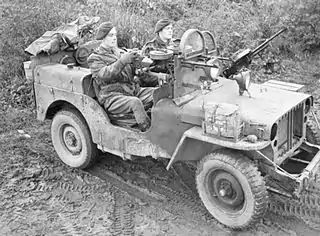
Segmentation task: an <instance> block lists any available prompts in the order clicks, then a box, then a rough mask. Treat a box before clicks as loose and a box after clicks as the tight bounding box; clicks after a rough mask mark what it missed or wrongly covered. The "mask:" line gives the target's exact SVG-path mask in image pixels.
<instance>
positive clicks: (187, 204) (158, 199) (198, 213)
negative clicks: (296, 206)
mask: <svg viewBox="0 0 320 236" xmlns="http://www.w3.org/2000/svg"><path fill="white" fill-rule="evenodd" d="M115 172H116V171H115ZM90 173H91V174H92V175H94V176H97V177H99V178H101V179H102V180H104V181H107V182H111V183H112V184H113V185H114V186H115V187H116V188H118V189H119V190H121V191H123V192H127V193H129V194H130V195H132V196H134V197H136V198H138V199H140V200H142V201H143V202H149V203H152V204H156V205H160V206H161V207H162V208H163V209H166V210H167V211H168V212H170V213H172V214H174V215H177V214H179V212H181V210H182V209H187V210H188V212H189V213H191V214H192V215H193V216H194V217H196V218H197V220H201V221H203V220H205V222H206V224H207V225H208V226H210V227H212V226H216V227H218V228H220V229H221V230H223V231H224V232H227V233H231V232H232V231H231V230H230V229H229V228H227V227H226V226H224V225H223V224H221V223H219V222H218V221H217V220H216V219H214V218H213V217H212V216H211V215H210V213H209V212H208V211H207V210H206V208H205V207H204V206H203V204H202V202H201V200H200V198H199V197H198V196H197V195H196V194H192V193H191V192H190V191H191V190H190V191H188V193H185V191H181V189H179V190H176V189H172V188H169V187H167V186H165V185H162V184H158V183H154V182H153V184H152V185H149V184H148V185H147V186H143V187H139V186H137V185H134V184H132V183H130V182H129V183H128V182H126V180H125V179H123V178H121V177H120V176H118V175H117V174H115V173H113V172H112V171H109V170H106V169H105V167H104V165H103V164H102V163H99V164H97V165H96V166H95V167H94V168H93V169H92V170H90ZM176 177H177V178H179V176H176ZM180 181H181V182H183V180H182V179H181V178H180ZM184 185H185V186H187V184H184ZM146 189H149V191H147V190H146ZM150 190H151V191H150ZM150 194H151V195H150ZM115 205H116V207H117V203H116V204H115ZM121 212H123V211H121ZM121 212H120V215H121ZM125 212H126V213H125V214H124V215H121V217H125V216H127V217H129V216H128V215H130V214H131V213H130V210H128V211H125ZM117 215H119V212H117V213H116V217H115V218H116V221H118V220H120V218H121V217H120V218H119V217H118V216H117ZM120 221H121V220H120ZM117 224H118V225H119V224H121V222H118V223H117ZM128 225H130V227H131V224H130V223H128ZM129 235H130V234H129Z"/></svg>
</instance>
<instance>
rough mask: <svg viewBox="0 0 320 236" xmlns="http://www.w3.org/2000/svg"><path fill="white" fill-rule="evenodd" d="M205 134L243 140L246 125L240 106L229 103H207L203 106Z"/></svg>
mask: <svg viewBox="0 0 320 236" xmlns="http://www.w3.org/2000/svg"><path fill="white" fill-rule="evenodd" d="M203 110H204V121H203V123H202V125H203V131H204V133H205V134H209V135H214V136H219V137H222V138H226V139H230V140H231V139H232V140H233V141H235V142H237V141H238V140H239V139H241V135H242V130H243V126H244V123H243V121H241V117H240V112H239V106H237V105H234V104H229V103H215V102H210V101H209V102H205V103H204V104H203Z"/></svg>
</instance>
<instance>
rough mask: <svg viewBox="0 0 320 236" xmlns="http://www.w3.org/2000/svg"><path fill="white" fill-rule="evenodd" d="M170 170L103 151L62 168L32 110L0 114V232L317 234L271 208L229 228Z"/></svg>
mask: <svg viewBox="0 0 320 236" xmlns="http://www.w3.org/2000/svg"><path fill="white" fill-rule="evenodd" d="M317 81H318V78H317V77H315V78H310V81H308V83H307V85H308V86H307V87H306V90H307V91H308V92H312V93H314V94H317V92H318V90H317V88H318V85H317V83H318V82H317ZM315 85H316V86H315ZM315 97H316V99H317V101H318V96H317V95H316V96H315ZM317 104H318V103H316V106H318V105H317ZM177 170H179V164H176V167H175V168H174V169H172V170H170V171H169V172H166V171H165V170H164V163H163V162H161V161H154V160H151V159H138V160H134V161H126V162H124V161H122V160H121V159H119V158H117V157H114V156H112V155H106V154H101V157H100V159H99V161H98V162H97V164H96V165H95V166H94V167H93V168H91V169H90V170H88V171H80V170H73V169H70V168H68V167H66V166H65V165H63V164H62V163H61V162H60V161H59V159H58V157H57V155H56V153H55V151H54V149H53V146H52V143H51V138H50V122H49V121H47V122H39V121H37V120H36V119H35V113H34V111H32V109H24V110H17V109H9V110H7V111H5V112H2V113H0V212H1V214H0V235H2V236H16V235H17V236H18V235H19V236H20V235H28V236H29V235H35V236H42V235H46V236H53V235H145V236H149V235H150V236H151V235H154V236H155V235H172V236H173V235H190V236H197V235H216V236H220V235H221V236H227V235H239V236H240V235H249V236H250V235H252V236H253V235H261V236H262V235H263V236H266V235H270V236H271V235H310V236H312V235H320V231H318V230H317V229H315V228H312V227H310V226H308V225H306V224H305V223H304V221H303V220H301V219H299V218H296V217H294V216H287V217H284V216H281V215H279V214H275V213H274V212H271V211H269V212H268V213H267V214H266V216H265V218H264V219H263V220H262V221H261V223H260V224H258V225H256V226H255V227H254V228H251V229H248V230H247V231H241V232H239V231H236V232H234V231H230V230H229V229H227V228H225V227H223V226H222V225H220V224H218V223H217V222H216V221H215V220H214V219H212V218H211V217H210V216H209V215H208V213H207V212H206V210H205V209H204V208H203V206H202V205H201V204H200V203H199V199H198V198H197V195H196V194H195V193H194V191H193V190H194V189H193V187H192V186H193V184H194V183H192V181H193V180H192V179H191V178H189V180H187V182H188V181H189V184H186V180H185V179H182V177H181V176H180V174H179V171H177Z"/></svg>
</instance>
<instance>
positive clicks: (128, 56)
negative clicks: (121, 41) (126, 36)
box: [120, 52, 139, 64]
mask: <svg viewBox="0 0 320 236" xmlns="http://www.w3.org/2000/svg"><path fill="white" fill-rule="evenodd" d="M138 57H139V54H138V53H137V52H126V53H124V54H123V55H122V56H121V58H120V60H121V62H122V63H123V64H130V63H132V62H133V61H134V60H135V59H136V58H138Z"/></svg>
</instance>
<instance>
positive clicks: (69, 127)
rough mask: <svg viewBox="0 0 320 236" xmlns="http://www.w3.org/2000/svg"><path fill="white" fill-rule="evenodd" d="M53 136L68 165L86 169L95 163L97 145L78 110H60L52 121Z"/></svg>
mask: <svg viewBox="0 0 320 236" xmlns="http://www.w3.org/2000/svg"><path fill="white" fill-rule="evenodd" d="M51 138H52V143H53V146H54V148H55V150H56V152H57V154H58V156H59V158H60V159H61V160H62V161H63V162H64V163H65V164H67V165H68V166H70V167H73V168H79V169H85V168H87V167H89V166H90V165H91V164H93V163H94V161H95V158H96V156H97V153H98V150H97V146H96V145H95V144H94V143H93V142H92V138H91V133H90V130H89V127H88V125H87V123H86V121H85V120H84V118H83V117H82V115H81V114H80V113H79V112H78V111H76V110H62V111H59V112H58V113H57V114H56V115H55V116H54V117H53V120H52V123H51Z"/></svg>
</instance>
